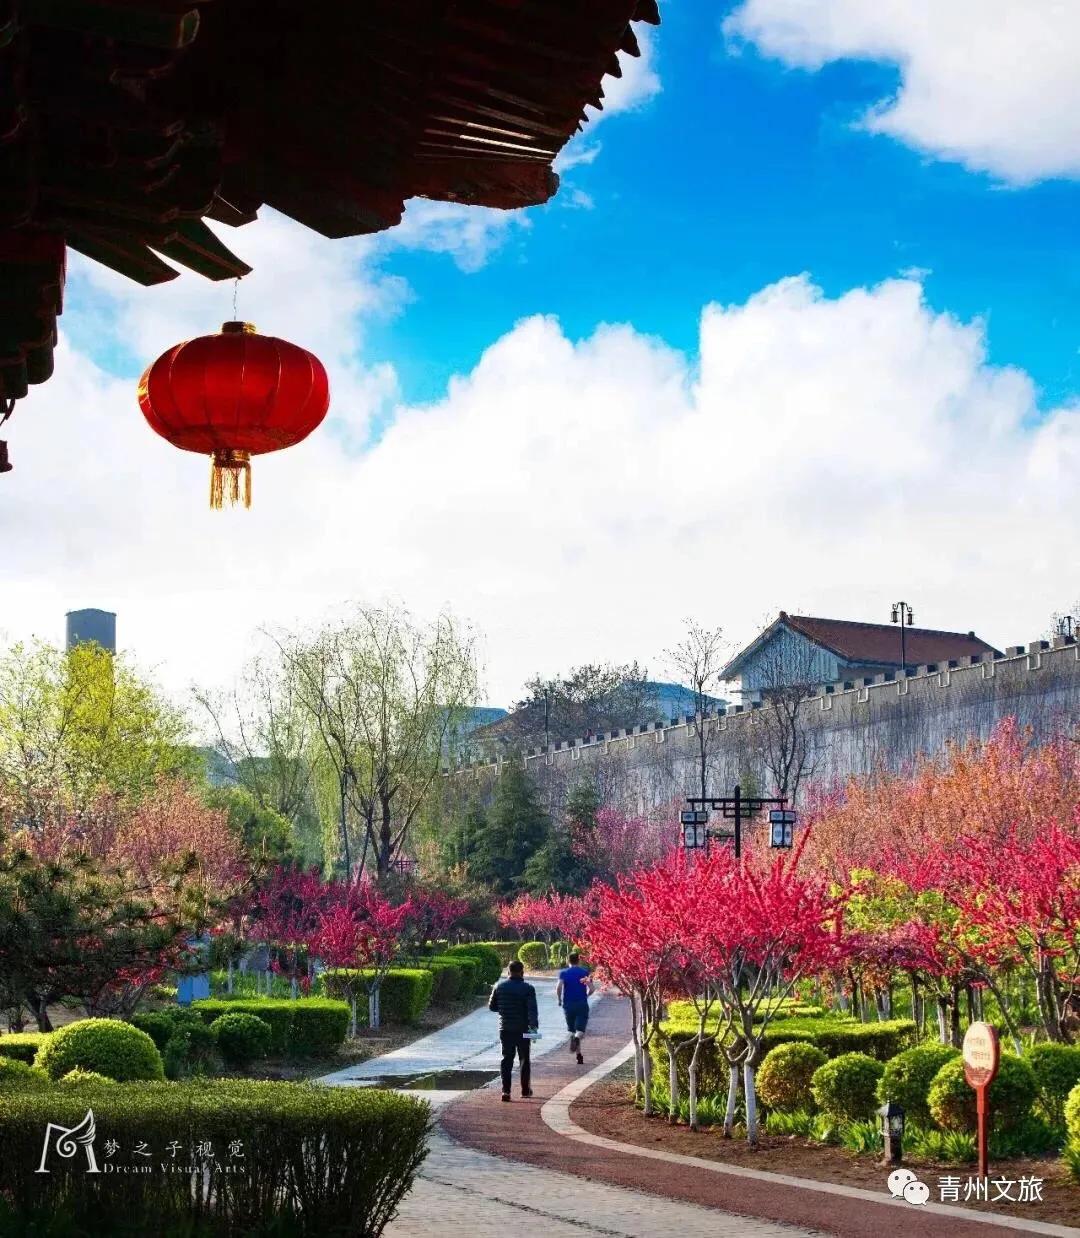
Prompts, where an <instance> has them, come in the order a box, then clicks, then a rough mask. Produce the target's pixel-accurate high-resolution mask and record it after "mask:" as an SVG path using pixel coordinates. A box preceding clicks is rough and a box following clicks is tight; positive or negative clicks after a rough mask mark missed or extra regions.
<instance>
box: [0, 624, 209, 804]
mask: <svg viewBox="0 0 1080 1238" xmlns="http://www.w3.org/2000/svg"><path fill="white" fill-rule="evenodd" d="M186 733H187V724H186V721H185V719H184V717H183V715H182V714H181V713H180V712H179V711H178V710H176V709H175V708H174V707H173V706H172V705H170V704H169V703H168V702H167V701H166V700H165V699H164V697H162V696H161V694H160V693H159V692H158V691H157V690H156V688H155V687H154V686H153V685H152V684H151V683H149V682H148V681H147V680H145V679H144V678H142V677H140V675H139V674H138V673H137V672H136V671H135V670H133V669H132V668H131V667H130V666H129V665H128V664H127V663H125V662H124V660H123V659H122V658H121V657H118V656H116V655H115V654H111V653H109V652H107V651H106V650H104V649H102V648H101V647H100V646H98V645H95V644H83V645H77V646H76V647H75V648H74V649H72V650H69V651H66V652H65V651H63V650H59V649H55V648H53V647H51V646H49V645H44V644H40V643H38V644H32V645H22V644H17V645H13V646H12V647H11V648H9V649H8V650H6V651H5V652H4V653H3V655H0V783H2V784H3V788H4V794H5V797H6V798H7V799H8V800H9V802H10V803H11V805H12V812H13V814H14V816H15V817H17V819H18V821H19V822H20V823H21V824H23V825H26V826H35V825H42V824H44V823H45V821H46V820H47V819H48V818H49V817H50V816H51V815H52V814H55V813H56V812H58V811H62V812H64V813H65V814H66V813H71V812H74V813H76V814H78V813H80V812H85V811H89V810H90V809H91V807H92V806H93V805H94V804H95V803H96V802H97V801H98V800H99V798H100V797H101V795H102V794H103V793H107V794H109V795H111V796H114V797H117V798H119V799H120V800H127V801H137V800H138V799H140V798H142V796H144V795H145V794H146V793H147V792H148V791H149V790H150V789H151V788H152V787H153V785H154V784H155V782H156V781H157V779H158V778H159V777H161V776H162V775H169V774H176V773H183V772H186V771H188V769H189V767H190V766H191V764H192V758H191V750H190V749H189V748H188V747H187V746H186V743H185V741H186V738H187V734H186Z"/></svg>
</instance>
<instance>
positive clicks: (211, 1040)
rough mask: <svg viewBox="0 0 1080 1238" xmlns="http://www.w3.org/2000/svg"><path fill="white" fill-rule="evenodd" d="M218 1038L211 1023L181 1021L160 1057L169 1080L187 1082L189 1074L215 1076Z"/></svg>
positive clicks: (197, 1020) (198, 1020) (199, 1020)
mask: <svg viewBox="0 0 1080 1238" xmlns="http://www.w3.org/2000/svg"><path fill="white" fill-rule="evenodd" d="M217 1049H218V1044H217V1038H216V1037H215V1036H214V1033H213V1032H212V1031H211V1029H210V1025H209V1024H208V1023H204V1022H203V1021H202V1019H196V1021H195V1022H194V1023H192V1022H190V1021H188V1020H182V1021H178V1022H177V1024H176V1030H175V1031H174V1032H173V1034H172V1035H171V1036H170V1037H169V1041H168V1044H166V1046H165V1052H164V1053H163V1054H162V1055H161V1056H162V1061H163V1064H164V1066H165V1077H166V1078H167V1079H186V1078H187V1077H188V1076H189V1075H207V1074H213V1073H214V1067H215V1066H216V1065H217Z"/></svg>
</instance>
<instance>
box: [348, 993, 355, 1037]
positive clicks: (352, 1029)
mask: <svg viewBox="0 0 1080 1238" xmlns="http://www.w3.org/2000/svg"><path fill="white" fill-rule="evenodd" d="M349 1035H350V1036H351V1037H352V1039H353V1040H355V1039H356V994H355V993H350V994H349Z"/></svg>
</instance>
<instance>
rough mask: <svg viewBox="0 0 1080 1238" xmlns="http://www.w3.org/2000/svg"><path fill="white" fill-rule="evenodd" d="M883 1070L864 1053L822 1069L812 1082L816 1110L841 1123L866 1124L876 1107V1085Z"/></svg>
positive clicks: (845, 1055)
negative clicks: (864, 1122)
mask: <svg viewBox="0 0 1080 1238" xmlns="http://www.w3.org/2000/svg"><path fill="white" fill-rule="evenodd" d="M884 1069H885V1068H884V1067H883V1066H882V1064H881V1063H880V1062H879V1061H878V1060H877V1058H873V1057H867V1055H866V1054H865V1053H841V1055H840V1056H839V1057H835V1058H833V1059H832V1061H831V1062H826V1063H825V1064H824V1066H819V1067H818V1068H817V1070H815V1071H814V1077H813V1078H812V1079H811V1080H810V1092H811V1094H812V1095H813V1097H814V1101H815V1103H816V1104H817V1107H818V1108H819V1109H820V1110H821V1111H822V1112H823V1113H827V1114H828V1115H829V1116H830V1117H833V1118H838V1119H839V1120H840V1121H842V1122H843V1121H848V1122H863V1121H866V1120H867V1119H869V1118H870V1116H871V1115H872V1114H873V1112H874V1109H875V1107H876V1105H877V1085H878V1080H879V1079H880V1078H881V1075H882V1072H883V1071H884Z"/></svg>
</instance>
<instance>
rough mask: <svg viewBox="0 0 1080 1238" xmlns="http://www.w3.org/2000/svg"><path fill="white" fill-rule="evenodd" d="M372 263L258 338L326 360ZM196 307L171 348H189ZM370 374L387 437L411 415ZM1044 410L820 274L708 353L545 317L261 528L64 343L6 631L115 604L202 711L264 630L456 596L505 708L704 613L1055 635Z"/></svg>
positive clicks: (23, 437) (899, 309) (715, 322)
mask: <svg viewBox="0 0 1080 1238" xmlns="http://www.w3.org/2000/svg"><path fill="white" fill-rule="evenodd" d="M323 245H326V247H327V249H328V250H331V249H332V246H331V243H329V242H316V243H314V244H313V251H312V258H313V260H315V261H319V260H320V250H321V248H322V246H323ZM365 271H366V268H365V267H364V266H363V264H362V263H361V265H360V266H354V267H352V268H349V267H348V266H345V267H344V268H343V269H339V270H335V269H333V268H328V269H327V272H326V273H325V274H326V280H327V281H329V282H328V283H319V284H317V285H313V287H314V288H315V289H317V291H316V292H306V293H305V291H304V286H300V287H297V288H296V289H295V290H294V297H295V300H296V301H297V302H298V305H297V307H296V308H295V310H290V309H289V307H288V306H287V305H286V304H285V303H284V301H282V303H281V304H280V305H279V306H276V307H275V309H274V313H273V314H270V308H271V307H270V306H269V305H267V306H265V307H260V312H255V311H254V308H253V307H251V311H250V312H251V316H252V317H253V318H255V319H256V320H258V319H261V318H264V317H266V314H263V313H262V312H261V310H262V309H265V310H266V311H267V314H269V315H270V316H269V317H266V322H265V326H266V328H267V329H270V328H271V327H274V326H275V324H276V323H277V322H279V321H280V322H286V323H287V328H288V330H289V331H291V330H292V328H293V327H295V328H296V333H297V334H304V336H305V340H306V341H307V342H309V343H311V344H312V345H313V346H315V347H316V348H318V347H319V340H318V339H312V338H311V334H310V333H305V332H304V331H303V326H304V324H303V314H304V307H305V305H309V298H315V297H316V296H317V297H318V298H320V299H321V304H320V303H315V302H314V301H311V302H310V311H311V313H312V315H314V316H316V317H318V316H320V315H324V316H325V322H324V324H323V327H322V330H321V333H323V334H325V335H327V337H328V338H329V339H331V340H332V341H337V340H338V336H337V335H336V326H335V315H333V314H331V313H328V312H327V311H326V310H324V309H323V308H322V307H321V306H322V305H330V306H342V307H348V306H349V305H352V304H355V303H364V301H365V298H366V297H367V296H368V295H371V294H370V290H369V289H368V287H367V284H366V282H365V280H366V279H367V278H368V276H367V274H365ZM140 295H143V294H140ZM207 295H211V294H209V293H208V294H207ZM213 295H214V296H217V295H218V294H217V292H214V293H213ZM123 307H124V308H123V312H124V313H127V312H129V311H128V308H127V303H126V302H124V303H123ZM69 312H71V311H69ZM75 312H78V311H77V310H76V311H75ZM131 312H132V313H134V311H133V310H132V311H131ZM155 312H156V311H153V310H152V309H150V308H149V307H148V313H151V314H153V313H155ZM192 312H193V311H192ZM187 313H188V310H187V307H186V305H185V306H182V307H180V309H179V310H178V312H177V318H178V322H177V323H176V324H175V325H174V327H170V326H168V324H165V323H162V324H161V329H162V330H171V332H172V334H171V336H170V338H181V337H182V335H183V331H182V330H180V320H183V321H184V322H185V323H186V318H185V314H187ZM220 316H222V315H221V314H219V313H217V312H215V313H214V314H213V315H212V316H211V326H213V325H214V322H215V321H216V318H217V317H220ZM136 317H137V315H136ZM195 317H199V315H195ZM132 325H133V328H134V327H135V326H136V325H137V324H136V323H135V321H134V319H133V320H132ZM147 330H149V328H147ZM286 333H287V332H286ZM316 334H319V333H316ZM147 342H149V339H148V341H147ZM155 347H156V345H155ZM345 347H346V346H345V344H342V343H338V342H334V343H333V348H334V349H335V350H337V354H338V355H339V356H342V355H344V349H345ZM350 357H351V354H350ZM350 364H351V365H352V366H353V367H354V368H353V373H354V374H355V376H356V381H355V383H354V384H353V385H352V386H350V385H348V384H346V387H345V390H346V392H347V394H348V399H349V400H350V401H355V406H354V407H351V408H349V409H347V410H344V411H346V412H347V413H348V416H349V418H350V420H354V421H355V422H357V423H363V422H364V421H365V419H366V417H367V416H369V415H370V413H371V406H370V405H371V404H373V403H376V402H377V401H378V400H381V399H383V398H385V394H386V393H385V390H383V389H381V388H379V385H378V383H377V382H376V383H375V384H374V388H375V393H374V394H371V392H370V391H369V390H368V388H366V387H365V386H364V383H363V381H362V380H363V379H364V377H365V376H366V375H367V374H368V371H367V370H366V369H365V368H364V365H363V359H362V358H360V359H356V358H355V357H352V358H351V361H350ZM388 381H389V385H391V386H392V375H391V379H390V380H388ZM341 392H342V387H341V386H340V384H339V385H338V386H337V388H336V390H335V413H337V414H339V415H340V414H341V413H342V411H343V410H342V408H341V403H342V395H341ZM365 400H368V401H369V403H368V404H365V403H364V401H365ZM1039 416H1040V415H1039V412H1038V409H1037V405H1036V392H1035V390H1034V388H1033V385H1032V382H1031V380H1030V378H1029V377H1028V376H1027V375H1026V374H1025V373H1023V372H1022V371H1019V370H1015V369H1008V368H1005V369H1003V368H994V367H991V366H990V365H988V363H987V359H986V355H985V339H984V332H983V328H982V325H981V324H980V323H978V322H972V323H963V322H959V321H957V320H956V319H955V318H953V317H951V316H949V315H947V314H940V313H936V312H934V311H933V310H932V309H931V308H929V307H928V306H927V305H926V304H925V303H924V301H923V300H922V297H921V288H920V286H919V285H918V284H917V283H916V282H913V281H910V280H894V281H890V282H887V283H884V284H882V285H880V286H878V287H875V288H856V289H853V290H852V291H850V292H848V293H847V294H846V295H844V296H842V297H839V298H837V299H829V298H826V297H825V296H824V295H823V294H822V293H821V292H820V291H819V290H818V289H816V288H815V287H814V286H813V284H812V283H811V282H810V281H809V280H808V279H807V278H805V277H799V278H792V279H788V280H784V281H781V282H780V283H778V284H775V285H772V286H771V287H768V288H765V289H763V290H762V291H761V292H759V293H758V294H757V295H755V296H753V297H751V298H750V299H749V300H748V301H747V302H746V303H745V304H738V305H730V306H719V305H712V306H708V307H706V308H705V310H704V311H703V314H702V319H701V347H700V356H699V357H696V358H688V357H686V356H684V355H683V354H681V353H679V352H677V351H674V350H672V349H670V348H668V347H667V346H665V345H664V344H663V342H661V341H659V340H657V339H655V338H651V337H648V336H644V335H642V334H640V333H638V332H637V331H635V330H634V329H633V328H632V327H630V326H600V327H598V328H597V329H596V330H595V331H594V333H593V334H592V335H591V336H590V337H589V338H587V339H584V340H582V341H580V342H572V341H570V340H569V339H567V337H566V336H565V335H564V334H563V332H562V330H561V329H560V326H559V324H558V322H556V321H555V320H553V319H548V318H532V319H528V320H526V321H523V322H521V323H519V324H518V325H517V326H516V327H515V328H514V329H513V330H512V331H510V332H509V333H507V334H506V335H505V336H503V337H502V338H500V339H498V340H496V341H495V342H494V343H493V344H492V345H491V347H490V348H489V349H488V350H487V351H486V352H485V353H484V355H483V357H482V358H481V360H480V361H479V363H478V364H477V366H476V367H475V369H474V370H473V371H472V372H471V373H468V374H465V375H462V376H460V377H458V378H456V379H455V380H453V381H452V383H451V385H450V388H449V390H448V392H447V394H446V396H445V398H443V399H441V400H439V401H437V402H435V403H434V404H432V405H429V406H425V407H408V408H400V409H398V410H397V414H396V417H395V419H394V421H393V423H392V424H391V425H390V426H389V428H388V429H387V430H386V432H385V434H384V435H383V436H382V438H381V439H380V441H379V443H378V444H377V445H376V446H374V447H373V448H371V449H370V450H368V451H367V452H366V453H365V454H363V455H357V454H355V453H352V454H350V453H346V452H344V451H343V450H342V449H341V445H340V441H339V439H338V437H336V436H335V435H334V434H332V433H329V432H325V431H323V432H318V433H316V434H315V435H313V436H312V437H311V438H310V439H309V440H308V441H307V442H306V443H304V444H302V445H301V446H299V447H297V448H295V449H293V450H292V451H289V452H283V453H280V454H277V455H271V456H267V457H260V458H258V459H257V460H256V462H255V466H254V499H255V505H254V507H253V508H252V510H251V511H250V512H243V511H237V512H226V513H211V512H210V511H208V510H207V509H206V479H207V464H206V461H205V460H203V459H201V458H199V457H196V456H194V455H190V454H188V453H184V452H178V451H174V450H173V449H172V448H171V447H169V446H168V445H167V444H166V443H164V442H163V441H162V440H160V439H158V438H157V437H156V436H155V435H153V434H152V433H151V432H150V431H149V430H148V429H147V428H146V427H145V425H144V424H143V421H142V418H141V414H140V413H139V411H138V408H137V406H136V402H135V394H134V381H133V379H125V380H123V381H119V380H117V379H114V378H111V377H109V376H107V375H105V374H104V373H102V372H101V371H100V370H99V369H97V368H96V367H95V366H94V365H92V364H91V363H90V362H89V361H88V360H87V359H86V358H85V357H82V356H80V355H78V354H76V353H74V352H73V351H72V350H71V349H70V348H67V347H64V348H61V350H60V353H59V356H58V366H57V374H56V376H55V377H54V379H53V380H52V381H51V382H50V383H49V384H48V385H47V386H46V387H44V388H41V389H39V390H36V391H35V392H34V394H33V395H32V397H31V398H30V400H28V401H27V402H25V405H23V406H21V407H20V409H19V411H18V412H17V413H16V416H15V419H14V420H13V422H12V423H11V426H10V428H9V431H8V433H7V437H8V438H9V439H10V440H11V443H12V450H13V456H14V460H15V465H16V469H15V472H13V473H10V474H7V475H6V476H4V477H3V478H2V479H0V505H2V506H0V520H2V528H0V531H2V533H3V544H4V560H3V568H2V573H3V575H2V580H3V589H4V597H5V618H4V624H5V627H6V628H7V630H8V631H9V632H10V633H12V634H13V635H25V634H26V633H27V632H29V631H31V630H32V631H36V632H38V633H39V634H41V635H46V636H50V635H51V636H54V637H56V638H57V639H59V637H60V635H61V630H62V622H63V621H62V615H63V612H64V610H66V609H69V608H71V607H77V606H84V605H97V606H104V607H108V608H110V609H116V610H117V611H118V612H119V635H120V640H121V643H122V644H123V645H125V646H126V647H128V648H129V649H131V650H133V651H134V653H135V654H136V655H137V657H138V658H139V660H140V661H141V662H142V663H144V664H147V665H156V666H159V667H160V668H161V674H162V676H163V677H164V679H165V681H166V682H167V683H168V684H169V685H170V686H171V687H173V688H174V689H177V690H179V689H180V688H182V687H183V686H184V685H185V684H187V683H188V682H190V681H191V680H193V679H198V680H201V681H203V682H211V683H212V682H215V681H222V680H224V679H226V678H227V677H228V676H229V675H230V672H231V668H232V667H234V666H235V665H236V664H237V663H238V662H239V661H240V660H242V659H243V658H244V657H245V656H246V654H247V653H248V651H249V649H250V642H251V634H252V632H253V631H254V629H256V628H257V627H258V626H259V625H260V624H265V623H284V624H293V623H296V622H303V621H307V620H310V619H314V618H316V617H318V616H319V615H320V614H321V613H323V612H324V611H325V610H327V609H328V608H330V607H331V606H333V605H336V604H338V603H340V602H341V601H342V600H343V599H347V598H366V599H369V600H378V599H380V598H383V597H387V596H393V597H397V598H400V599H402V600H404V601H405V602H406V603H407V604H409V605H410V606H411V607H412V608H413V609H414V610H416V611H417V612H420V613H431V612H433V611H434V610H436V609H437V608H438V607H439V606H441V605H442V604H444V603H449V604H450V605H452V607H453V609H454V610H455V612H456V613H457V614H459V615H462V616H466V617H468V618H470V619H472V620H473V621H474V622H475V623H476V624H477V625H478V626H479V627H480V629H481V630H482V631H483V632H485V633H486V650H487V659H488V666H489V676H488V681H489V687H490V694H489V699H491V700H493V701H495V702H502V703H505V702H506V701H507V700H509V699H511V697H512V696H513V694H514V693H515V691H516V690H517V689H518V688H519V686H520V684H521V682H522V681H523V679H524V678H525V677H526V676H527V675H529V674H530V673H531V672H533V671H535V670H538V669H547V670H554V669H557V668H559V667H564V668H565V667H567V666H568V665H570V664H571V663H575V662H582V661H586V660H598V659H601V658H606V657H610V658H613V659H619V660H629V659H631V658H634V657H638V658H641V659H643V660H645V661H648V662H651V663H652V664H653V665H654V667H655V668H657V669H660V658H659V654H660V651H661V650H662V649H663V648H665V647H668V646H670V645H671V644H672V643H673V642H674V640H675V638H676V637H677V631H676V629H677V626H678V617H679V616H682V615H684V614H687V613H689V612H693V613H696V614H698V615H699V616H701V617H702V618H704V619H707V620H708V621H709V622H710V623H722V624H723V625H724V626H725V628H726V630H727V632H728V634H729V636H730V637H731V638H732V639H733V640H744V639H749V637H750V636H751V635H752V629H753V626H754V624H755V623H756V622H757V621H758V619H759V618H760V616H761V615H762V613H764V612H765V611H768V610H773V611H775V610H777V609H779V608H780V607H785V606H786V607H787V608H789V609H792V608H794V607H795V606H796V605H799V606H802V607H805V608H806V609H807V610H809V611H811V612H816V613H820V614H826V615H835V616H840V617H851V618H866V619H875V618H885V617H886V616H887V607H888V604H889V603H890V602H891V601H892V600H894V597H895V596H898V595H902V596H904V597H906V598H910V599H911V600H912V601H913V602H914V603H915V604H916V606H917V613H918V614H919V616H920V620H921V621H922V622H924V623H926V624H927V625H929V626H935V627H955V628H957V629H960V630H963V631H966V630H968V629H969V628H974V629H976V630H977V631H978V632H980V634H981V635H983V636H985V637H986V638H987V639H989V640H991V641H993V642H995V643H998V644H1006V643H1013V642H1015V641H1019V640H1030V639H1033V638H1034V637H1035V636H1036V635H1037V634H1038V633H1039V632H1040V631H1041V630H1042V629H1043V628H1044V627H1045V623H1046V617H1047V616H1048V615H1049V614H1050V612H1051V611H1052V610H1054V609H1059V608H1060V607H1061V606H1062V605H1065V604H1067V602H1068V601H1069V600H1070V599H1071V594H1070V595H1069V596H1068V597H1065V596H1063V592H1062V591H1063V589H1064V586H1063V585H1062V583H1061V581H1062V576H1061V572H1062V565H1063V564H1068V563H1070V562H1072V561H1073V558H1074V554H1073V541H1074V538H1073V533H1072V528H1071V525H1070V524H1069V523H1068V522H1067V521H1064V520H1062V517H1061V513H1062V512H1063V511H1066V510H1069V507H1070V505H1071V504H1072V501H1073V496H1074V492H1075V477H1076V475H1077V472H1078V470H1080V408H1077V407H1067V408H1058V409H1054V410H1052V411H1050V412H1049V413H1048V415H1046V416H1045V417H1044V418H1043V419H1041V420H1040V419H1039ZM1018 580H1022V581H1023V582H1024V585H1023V588H1022V589H1020V588H1009V587H1003V583H1002V582H1009V581H1014V582H1015V581H1018ZM1066 592H1068V591H1067V590H1066ZM1074 592H1075V590H1074ZM793 599H794V600H793Z"/></svg>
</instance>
